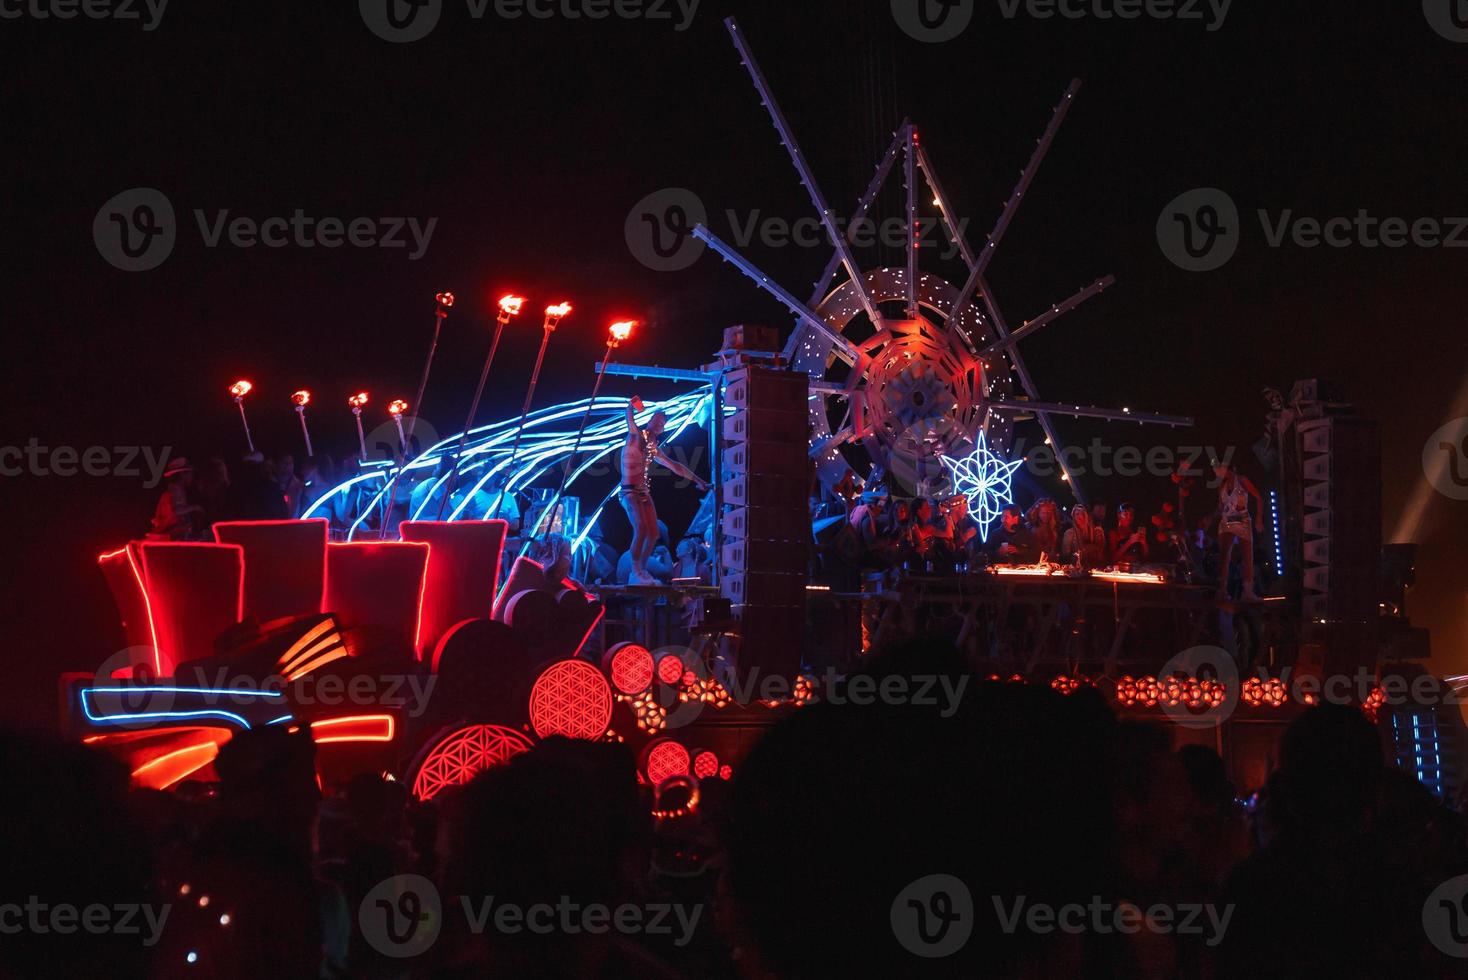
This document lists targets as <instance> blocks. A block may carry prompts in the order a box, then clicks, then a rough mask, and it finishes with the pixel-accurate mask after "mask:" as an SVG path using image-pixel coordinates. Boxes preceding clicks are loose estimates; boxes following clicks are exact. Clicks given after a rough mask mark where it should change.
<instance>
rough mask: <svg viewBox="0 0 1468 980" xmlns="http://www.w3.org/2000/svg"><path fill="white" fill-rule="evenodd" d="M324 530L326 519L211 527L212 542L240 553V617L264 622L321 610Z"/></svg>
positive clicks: (323, 587)
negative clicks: (231, 546)
mask: <svg viewBox="0 0 1468 980" xmlns="http://www.w3.org/2000/svg"><path fill="white" fill-rule="evenodd" d="M327 530H328V522H327V521H326V519H325V518H320V519H316V518H313V519H311V520H308V521H221V522H220V523H218V524H215V525H214V540H215V541H218V542H220V543H221V544H237V545H239V546H240V547H241V548H243V549H244V551H245V616H247V617H254V618H256V619H258V620H260V621H261V622H269V621H270V620H273V619H283V618H285V617H287V616H306V615H310V614H312V613H318V612H321V611H322V608H323V605H322V603H323V600H324V599H325V598H326V540H327Z"/></svg>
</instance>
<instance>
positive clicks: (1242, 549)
mask: <svg viewBox="0 0 1468 980" xmlns="http://www.w3.org/2000/svg"><path fill="white" fill-rule="evenodd" d="M1213 475H1214V476H1216V477H1217V478H1218V479H1219V481H1221V482H1220V483H1219V484H1218V598H1219V599H1220V600H1222V599H1224V598H1226V597H1227V596H1228V574H1229V569H1230V568H1231V567H1232V565H1233V551H1234V542H1235V541H1237V542H1238V544H1239V560H1240V562H1241V563H1242V566H1243V567H1242V569H1241V571H1242V572H1243V575H1244V591H1243V593H1242V594H1241V595H1240V596H1239V598H1240V600H1242V601H1243V602H1258V601H1259V595H1258V594H1257V593H1256V592H1255V591H1254V532H1255V531H1257V532H1259V533H1260V534H1263V533H1264V498H1262V497H1261V496H1260V495H1259V490H1258V488H1257V487H1255V486H1254V484H1253V483H1251V482H1250V481H1249V478H1248V477H1246V476H1244V475H1242V474H1241V473H1239V472H1238V471H1237V470H1235V469H1234V468H1233V466H1232V465H1230V464H1228V463H1223V462H1219V461H1218V460H1214V461H1213ZM1251 497H1252V498H1253V500H1254V510H1253V515H1252V518H1251V516H1250V511H1249V499H1250V498H1251Z"/></svg>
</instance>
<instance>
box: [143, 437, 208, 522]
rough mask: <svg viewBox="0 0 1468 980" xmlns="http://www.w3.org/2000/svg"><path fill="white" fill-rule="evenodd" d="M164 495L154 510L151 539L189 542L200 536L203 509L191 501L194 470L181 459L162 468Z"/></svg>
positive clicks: (173, 460) (178, 457)
mask: <svg viewBox="0 0 1468 980" xmlns="http://www.w3.org/2000/svg"><path fill="white" fill-rule="evenodd" d="M163 481H164V486H163V493H162V495H161V496H159V498H158V506H157V507H156V508H155V509H154V510H153V526H152V528H151V529H150V530H149V532H148V537H150V538H152V539H154V540H163V541H188V540H190V539H192V538H196V537H198V535H199V530H200V528H199V525H200V523H201V522H202V517H203V513H204V508H202V507H200V506H199V505H198V504H197V503H195V502H194V501H193V499H192V491H193V487H194V468H193V467H192V466H190V465H189V461H188V460H187V459H185V458H184V457H182V456H177V457H175V458H173V459H171V460H169V461H168V465H167V466H166V467H164V469H163Z"/></svg>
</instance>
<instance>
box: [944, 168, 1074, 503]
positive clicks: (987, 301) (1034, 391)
mask: <svg viewBox="0 0 1468 980" xmlns="http://www.w3.org/2000/svg"><path fill="white" fill-rule="evenodd" d="M918 160H919V161H920V162H921V163H922V166H923V174H924V175H925V176H926V177H927V179H928V186H929V187H930V188H931V189H932V191H933V197H934V198H935V199H936V200H937V202H938V209H939V212H940V213H941V214H942V215H943V223H944V224H945V225H946V226H947V228H948V234H949V236H950V237H952V239H953V240H954V241H955V242H957V243H958V248H959V251H960V252H961V253H962V254H963V261H964V262H965V263H966V264H967V265H968V267H969V270H970V273H971V274H970V276H969V278H970V279H972V280H973V285H972V288H969V285H968V283H965V284H964V285H965V288H964V289H963V290H962V291H961V293H960V296H962V295H964V294H967V295H968V296H970V297H972V295H973V293H974V290H978V295H979V298H980V300H982V302H983V307H984V312H985V314H986V315H987V316H988V320H989V323H990V324H991V325H992V326H993V327H994V333H995V335H996V336H997V337H998V338H999V339H1001V340H1003V339H1005V338H1007V337H1008V336H1009V335H1010V333H1009V324H1008V322H1007V321H1006V320H1005V319H1004V313H1003V311H1002V310H1000V309H999V304H998V302H997V301H996V300H995V299H994V291H993V290H992V289H990V288H989V281H988V279H986V278H985V276H984V272H983V270H982V269H981V268H979V264H978V256H976V255H975V254H974V252H973V249H972V248H970V247H969V244H968V239H967V238H965V237H964V234H963V229H962V228H961V227H960V226H959V225H958V223H957V222H956V221H955V220H954V217H953V216H954V213H955V212H954V210H953V205H952V202H951V200H950V198H949V197H948V194H947V192H946V191H944V190H943V183H942V181H941V180H940V179H939V178H938V173H937V171H936V170H935V169H934V168H933V161H932V159H931V158H930V157H929V155H928V151H927V149H926V148H925V147H923V146H919V147H918ZM960 308H961V304H960V303H955V304H954V306H953V308H952V309H951V310H950V311H949V316H950V318H953V317H956V316H957V312H958V310H959V309H960ZM1009 360H1010V364H1011V365H1012V366H1013V368H1014V373H1015V376H1016V377H1018V378H1019V383H1020V387H1021V388H1023V389H1024V392H1025V394H1026V395H1028V396H1029V397H1030V400H1031V401H1035V402H1038V401H1039V400H1040V390H1039V388H1038V387H1037V386H1036V385H1035V379H1034V377H1033V376H1032V375H1031V374H1030V368H1029V365H1027V364H1026V363H1025V360H1024V358H1023V357H1022V356H1020V352H1019V349H1018V348H1014V349H1012V350H1011V351H1010V352H1009ZM986 394H987V393H986ZM984 418H985V428H986V429H987V426H988V416H987V415H986V416H985V417H984ZM1035 418H1036V420H1037V421H1038V422H1039V423H1040V429H1041V431H1043V432H1044V433H1045V438H1046V439H1048V440H1050V444H1051V445H1052V446H1058V445H1060V435H1059V433H1058V432H1057V431H1056V429H1055V423H1054V421H1053V420H1051V418H1050V416H1049V415H1048V414H1046V413H1045V412H1038V413H1036V415H1035ZM1058 458H1059V460H1060V469H1061V473H1062V474H1063V475H1064V477H1065V482H1066V483H1068V484H1069V485H1070V488H1071V492H1072V493H1073V494H1074V495H1075V498H1076V500H1077V501H1078V502H1080V503H1083V504H1084V503H1085V502H1086V499H1085V496H1084V495H1083V492H1082V490H1081V486H1080V482H1079V481H1078V480H1076V478H1075V474H1074V473H1072V472H1071V469H1070V463H1068V462H1067V461H1066V459H1065V456H1064V454H1059V455H1058Z"/></svg>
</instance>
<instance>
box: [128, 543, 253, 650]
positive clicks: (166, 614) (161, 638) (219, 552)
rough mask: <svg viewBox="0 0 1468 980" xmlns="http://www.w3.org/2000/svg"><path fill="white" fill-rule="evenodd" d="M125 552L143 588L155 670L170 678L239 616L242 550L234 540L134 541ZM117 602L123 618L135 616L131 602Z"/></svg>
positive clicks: (242, 585)
mask: <svg viewBox="0 0 1468 980" xmlns="http://www.w3.org/2000/svg"><path fill="white" fill-rule="evenodd" d="M126 555H127V557H128V558H129V559H130V561H132V562H133V565H132V569H131V570H133V571H134V574H135V579H136V582H137V585H138V587H139V588H140V589H141V591H142V598H143V607H144V613H145V615H146V617H147V621H148V624H149V625H148V631H149V645H150V646H151V647H152V648H153V650H154V662H153V668H154V671H155V673H156V675H157V676H159V677H171V676H173V673H174V669H175V667H177V665H178V664H180V663H182V662H183V661H185V660H194V659H198V658H200V657H208V656H210V655H212V654H213V653H214V641H215V639H216V638H217V637H218V636H219V634H220V633H223V632H224V631H225V630H227V629H229V628H230V627H231V626H233V625H235V624H236V623H238V622H239V621H240V612H241V609H242V607H243V605H244V580H245V555H244V549H242V548H241V547H240V546H239V545H233V544H200V543H193V542H165V541H135V542H133V543H132V544H130V545H129V546H128V547H127V549H126ZM107 566H108V563H107V562H105V561H104V568H105V567H107ZM109 578H110V576H109ZM120 607H121V608H122V614H123V616H124V618H126V617H127V616H128V615H129V610H132V614H133V615H136V604H135V603H134V602H132V601H129V602H128V603H127V605H126V606H125V607H123V606H121V604H120Z"/></svg>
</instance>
